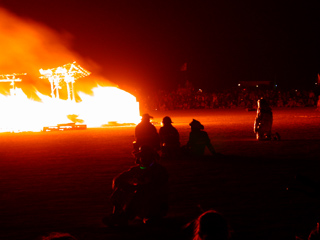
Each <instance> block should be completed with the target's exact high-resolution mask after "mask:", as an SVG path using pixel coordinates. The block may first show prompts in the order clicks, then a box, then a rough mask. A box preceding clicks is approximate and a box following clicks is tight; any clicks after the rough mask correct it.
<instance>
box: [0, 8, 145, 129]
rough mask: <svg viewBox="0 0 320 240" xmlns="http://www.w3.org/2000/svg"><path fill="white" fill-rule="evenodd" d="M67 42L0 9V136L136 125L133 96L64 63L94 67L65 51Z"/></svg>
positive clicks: (63, 36)
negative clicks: (53, 129)
mask: <svg viewBox="0 0 320 240" xmlns="http://www.w3.org/2000/svg"><path fill="white" fill-rule="evenodd" d="M71 39H72V36H70V35H69V34H66V33H60V32H57V31H54V30H53V29H50V28H48V27H47V26H45V25H43V24H41V23H38V22H35V21H33V20H31V19H24V18H21V17H18V16H16V15H14V14H12V13H10V12H9V11H7V10H6V9H4V8H2V7H0V46H1V47H0V49H1V55H0V71H1V72H0V73H1V74H3V75H1V76H0V79H2V80H1V82H0V113H1V115H0V132H18V131H41V130H42V129H43V127H48V126H58V124H60V126H62V125H61V124H64V125H66V126H68V124H69V127H70V126H72V125H73V124H75V125H80V124H84V125H86V126H88V127H100V126H104V125H106V124H108V123H109V122H110V123H112V124H113V125H118V124H128V123H137V122H139V120H140V117H139V103H138V102H137V101H136V98H135V97H134V96H132V95H131V94H129V93H127V92H125V91H123V90H121V89H119V88H117V87H116V86H115V84H113V83H111V82H109V81H108V80H106V79H104V78H103V77H101V76H95V77H93V76H92V75H91V76H89V77H88V75H89V74H90V72H88V71H87V70H85V69H83V68H82V67H80V65H78V64H76V63H68V62H70V61H73V60H74V59H77V62H81V63H83V62H85V65H86V66H90V69H91V71H92V70H93V71H94V72H96V71H95V70H98V69H99V66H98V65H97V64H95V63H93V62H92V61H90V60H89V61H86V60H84V59H83V58H81V57H80V56H79V55H78V54H77V53H75V52H73V51H72V50H71V49H70V48H69V46H70V40H71ZM62 63H68V64H65V65H63V66H61V65H62ZM82 65H83V64H82ZM53 66H56V68H52V67H53ZM57 66H60V67H57ZM42 68H43V69H45V70H43V69H42ZM39 69H41V70H40V73H41V75H42V78H39ZM13 72H19V74H17V73H13ZM25 72H27V74H26V73H25ZM5 73H10V74H5ZM12 73H13V74H12ZM25 75H27V76H25ZM80 78H81V80H79V81H77V80H78V79H80ZM88 79H90V81H88ZM76 81H77V82H76ZM8 84H10V86H9V87H8ZM49 84H50V85H51V86H50V85H49ZM110 86H113V87H110ZM50 87H51V96H50ZM109 125H110V124H109Z"/></svg>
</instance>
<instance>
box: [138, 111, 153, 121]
mask: <svg viewBox="0 0 320 240" xmlns="http://www.w3.org/2000/svg"><path fill="white" fill-rule="evenodd" d="M151 118H153V117H152V116H150V115H149V114H148V113H145V114H143V115H142V116H141V121H143V122H149V121H150V119H151Z"/></svg>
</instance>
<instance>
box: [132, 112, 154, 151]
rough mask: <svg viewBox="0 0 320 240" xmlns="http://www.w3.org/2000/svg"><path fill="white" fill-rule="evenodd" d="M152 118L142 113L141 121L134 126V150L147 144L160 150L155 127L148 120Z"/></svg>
mask: <svg viewBox="0 0 320 240" xmlns="http://www.w3.org/2000/svg"><path fill="white" fill-rule="evenodd" d="M151 118H153V117H152V116H150V115H149V114H147V113H146V114H143V115H142V118H141V122H140V123H139V124H138V125H137V126H136V128H135V141H134V142H133V148H134V150H135V151H138V149H139V148H140V147H141V146H142V145H149V146H151V147H152V148H153V149H155V150H160V138H159V134H158V131H157V129H156V127H155V126H154V125H153V124H152V123H151V122H150V119H151Z"/></svg>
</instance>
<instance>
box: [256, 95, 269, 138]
mask: <svg viewBox="0 0 320 240" xmlns="http://www.w3.org/2000/svg"><path fill="white" fill-rule="evenodd" d="M257 106H258V108H257V115H256V118H255V121H254V126H253V130H254V133H255V134H256V139H257V140H271V129H272V123H273V113H272V110H271V108H270V106H269V104H268V102H267V101H266V100H265V99H264V98H261V99H259V100H258V101H257Z"/></svg>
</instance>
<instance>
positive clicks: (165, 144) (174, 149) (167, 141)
mask: <svg viewBox="0 0 320 240" xmlns="http://www.w3.org/2000/svg"><path fill="white" fill-rule="evenodd" d="M162 125H163V126H162V127H161V128H160V130H159V136H160V145H161V152H162V156H161V157H165V158H171V157H174V156H176V155H177V154H178V153H179V150H180V135H179V132H178V130H177V129H176V128H175V127H174V126H172V120H171V118H170V117H168V116H166V117H164V118H163V119H162Z"/></svg>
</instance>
